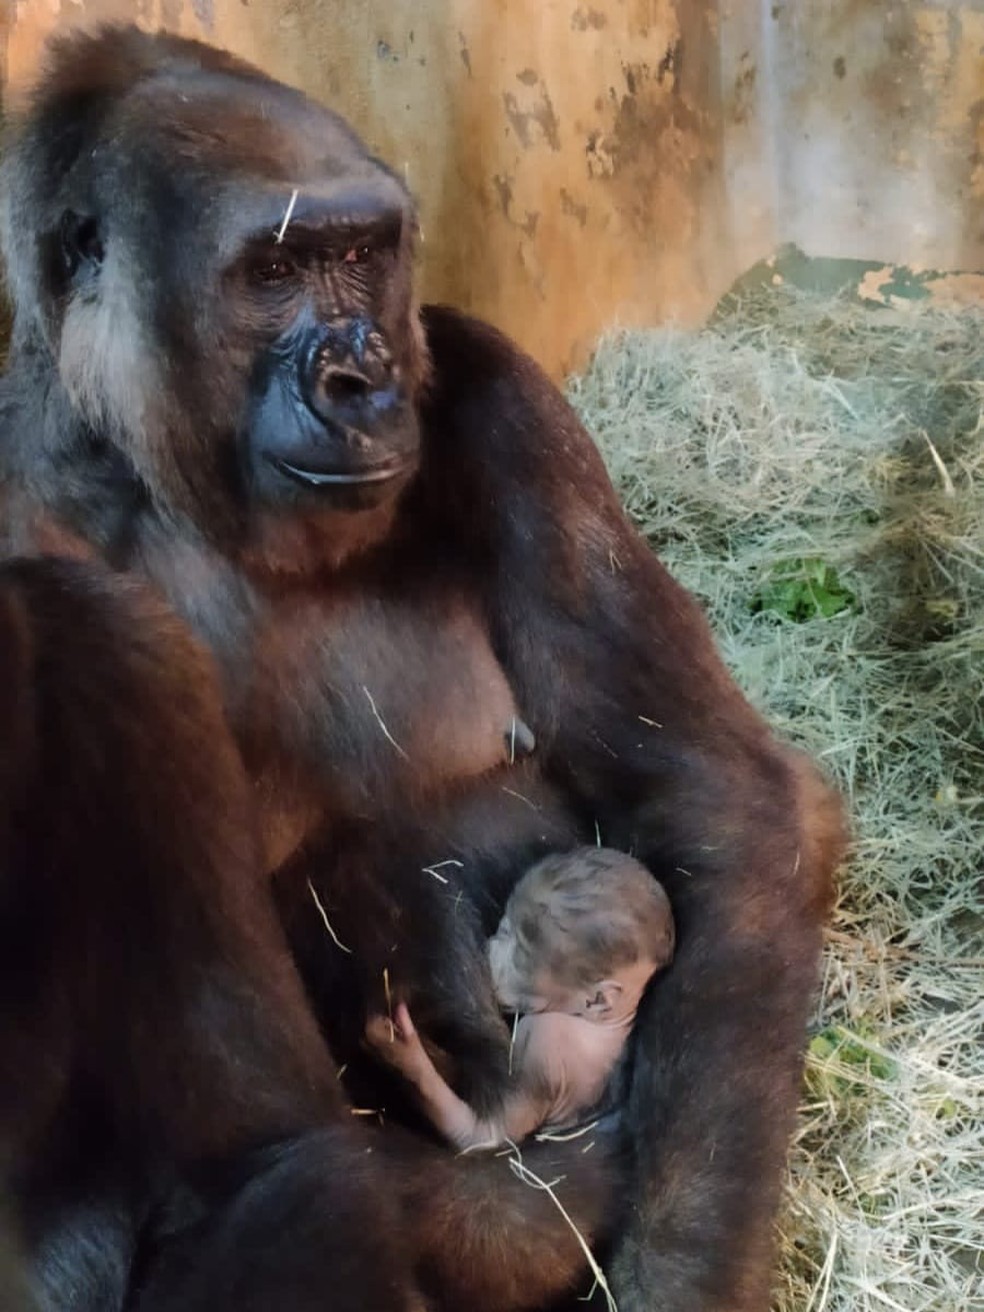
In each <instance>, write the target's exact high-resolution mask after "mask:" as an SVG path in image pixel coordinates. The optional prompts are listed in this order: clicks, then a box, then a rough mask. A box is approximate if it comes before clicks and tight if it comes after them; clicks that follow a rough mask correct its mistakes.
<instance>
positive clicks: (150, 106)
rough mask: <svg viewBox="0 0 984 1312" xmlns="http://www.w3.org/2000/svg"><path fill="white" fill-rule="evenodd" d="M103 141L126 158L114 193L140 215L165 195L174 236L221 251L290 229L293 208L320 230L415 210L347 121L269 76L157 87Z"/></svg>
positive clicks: (179, 78) (153, 83) (194, 78)
mask: <svg viewBox="0 0 984 1312" xmlns="http://www.w3.org/2000/svg"><path fill="white" fill-rule="evenodd" d="M101 137H102V141H101V143H100V144H101V147H102V149H101V150H100V151H98V152H97V153H99V154H102V153H103V151H106V152H107V153H111V155H112V157H113V158H114V160H115V161H116V168H115V169H114V170H113V172H114V173H116V175H117V176H116V177H115V178H112V179H111V178H110V177H108V176H107V175H106V174H105V173H104V174H103V179H104V185H105V186H106V187H107V189H113V188H123V189H124V190H125V192H126V193H128V195H129V197H130V198H132V199H133V200H136V201H137V205H136V209H137V210H138V211H139V209H140V208H141V206H142V203H143V201H145V200H146V199H148V198H149V197H154V198H155V204H154V208H153V215H154V221H155V222H156V221H157V216H159V215H160V213H161V212H167V213H168V215H169V220H170V224H171V225H172V227H173V229H174V230H173V231H172V234H171V235H172V237H175V238H176V237H177V231H178V230H181V229H184V228H188V229H189V231H190V232H193V233H194V234H195V236H196V239H199V240H200V239H203V238H206V237H207V240H208V241H209V242H210V243H212V245H213V249H216V250H217V251H219V252H221V251H222V249H223V248H225V249H227V250H229V251H232V250H233V249H234V248H235V246H236V245H237V243H238V242H239V241H240V240H241V238H242V237H243V236H244V235H248V234H254V233H258V232H260V231H262V230H264V229H266V230H269V229H271V228H278V227H279V225H280V224H281V222H282V221H283V219H284V218H285V216H286V214H287V211H288V208H290V211H291V216H292V219H293V220H294V221H295V222H307V223H308V224H309V225H310V226H314V227H317V226H319V225H323V224H329V223H331V222H333V221H334V222H338V223H344V224H358V223H359V222H360V221H361V220H365V221H367V222H375V221H377V220H378V219H379V218H380V217H381V216H383V215H395V216H399V215H406V216H409V215H411V214H412V210H413V207H412V203H411V200H410V197H409V195H408V193H407V191H406V188H405V187H404V186H403V183H402V182H401V181H400V180H399V179H398V178H397V177H396V176H395V175H394V174H393V173H392V172H391V170H389V169H388V168H386V167H385V166H384V165H383V164H382V163H380V162H379V161H378V160H375V159H373V158H372V157H371V156H370V155H369V154H368V152H367V151H366V149H365V147H364V146H363V145H362V143H361V141H360V140H359V138H358V137H357V136H356V135H355V133H354V132H353V131H352V129H351V128H350V127H349V126H348V124H347V123H346V122H345V121H344V120H343V119H341V118H340V117H339V116H338V115H337V114H334V113H332V112H331V111H330V110H328V109H326V108H324V107H323V106H321V105H318V104H316V103H315V102H313V101H310V100H308V99H307V98H306V97H304V96H302V95H301V94H300V93H299V92H295V91H293V90H291V89H290V88H287V87H284V86H282V85H281V84H279V83H276V82H271V81H268V80H267V79H265V78H262V77H260V76H256V77H255V78H253V77H248V76H239V75H236V74H226V73H212V72H202V71H200V70H196V71H195V72H193V73H191V74H185V75H174V74H166V75H159V76H157V77H154V78H151V79H148V80H146V81H144V82H142V83H140V84H139V85H138V86H136V87H134V88H133V89H132V91H131V92H130V94H129V95H128V96H127V97H126V98H125V100H124V101H123V103H122V104H120V105H119V106H118V107H117V110H116V112H115V114H113V116H112V118H111V120H110V121H107V122H105V123H104V124H103V125H102V132H101ZM295 192H296V195H295V194H294V193H295ZM138 198H139V199H138ZM110 203H113V202H112V200H111V201H110ZM116 206H117V212H120V211H119V206H120V198H118V199H117V200H116ZM122 208H124V209H131V208H132V207H131V203H130V202H129V201H128V200H127V199H123V203H122ZM133 221H134V216H133V214H132V213H131V220H130V222H131V223H132V222H133ZM137 222H138V226H142V225H140V224H139V220H138V221H137Z"/></svg>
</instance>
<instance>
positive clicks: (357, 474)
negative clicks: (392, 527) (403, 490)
mask: <svg viewBox="0 0 984 1312" xmlns="http://www.w3.org/2000/svg"><path fill="white" fill-rule="evenodd" d="M267 459H268V460H269V461H270V463H271V464H272V465H273V467H274V468H275V469H277V470H279V472H280V473H281V474H283V475H284V476H285V477H286V478H290V479H293V481H294V482H295V483H300V484H302V486H304V487H359V486H364V485H365V484H367V483H388V482H389V480H390V479H391V478H398V477H399V476H400V475H401V474H403V473H406V471H407V470H408V469H409V468H410V467H411V466H412V464H413V461H411V460H387V461H384V462H383V463H381V464H378V465H366V466H364V467H363V468H362V469H344V470H332V469H305V468H304V467H303V466H301V465H293V464H291V462H290V461H289V460H283V459H281V458H279V457H273V456H268V457H267Z"/></svg>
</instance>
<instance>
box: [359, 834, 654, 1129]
mask: <svg viewBox="0 0 984 1312" xmlns="http://www.w3.org/2000/svg"><path fill="white" fill-rule="evenodd" d="M616 922H619V923H616ZM673 941H674V932H673V919H672V915H671V912H670V905H669V900H668V899H667V897H666V894H665V892H664V891H663V889H662V888H661V887H660V885H659V884H657V883H656V881H655V880H654V879H653V877H652V876H651V875H650V873H649V872H648V870H646V869H645V867H644V866H641V865H640V864H639V863H638V862H637V861H635V860H633V859H632V858H631V857H629V856H626V855H625V854H624V853H621V852H612V851H609V850H607V849H601V848H580V849H577V850H576V851H574V852H571V853H568V854H564V855H562V856H557V855H555V856H552V857H548V858H547V859H546V860H545V861H542V862H540V863H539V864H538V865H536V866H534V867H533V868H532V869H531V870H530V871H528V872H527V874H526V875H524V877H523V878H522V879H521V880H520V881H519V883H518V884H517V885H516V887H515V889H514V890H513V893H512V896H511V897H510V899H509V901H508V903H507V905H506V909H505V913H504V914H503V917H502V920H501V921H500V923H499V927H498V929H497V930H496V933H495V935H494V936H493V937H492V938H491V939H490V940H489V943H488V959H489V968H490V970H491V973H492V981H493V984H494V987H495V992H496V997H497V998H498V1000H499V1003H500V1005H501V1006H502V1008H503V1010H505V1011H508V1012H512V1013H513V1014H514V1015H516V1016H517V1017H519V1019H518V1023H517V1025H516V1029H515V1035H514V1047H513V1054H512V1068H511V1069H512V1073H513V1077H514V1088H513V1090H512V1091H511V1092H510V1094H509V1096H508V1097H507V1099H506V1101H505V1103H504V1105H503V1108H502V1111H501V1112H500V1113H499V1114H498V1115H495V1116H489V1117H484V1118H483V1117H480V1116H478V1115H477V1114H476V1113H475V1112H474V1111H473V1109H472V1108H471V1107H470V1106H469V1105H468V1104H467V1103H466V1102H465V1101H464V1100H463V1099H461V1098H459V1097H458V1095H457V1094H456V1093H455V1092H454V1090H453V1089H452V1088H451V1087H450V1086H449V1085H448V1084H447V1082H446V1081H445V1079H444V1078H443V1076H442V1075H441V1074H440V1073H439V1072H438V1070H437V1069H436V1067H435V1066H434V1063H433V1062H432V1061H431V1058H430V1056H429V1055H428V1053H427V1051H426V1049H425V1048H424V1045H423V1043H422V1041H421V1039H420V1036H419V1034H418V1033H417V1031H416V1029H415V1028H414V1025H413V1021H412V1020H411V1018H410V1012H409V1010H408V1009H407V1007H406V1005H405V1004H404V1003H400V1004H399V1005H398V1006H397V1007H396V1009H395V1011H394V1013H393V1017H392V1019H390V1018H389V1017H386V1016H372V1017H370V1019H369V1022H368V1024H367V1027H366V1037H367V1039H368V1040H369V1042H370V1044H371V1045H372V1047H373V1048H374V1050H375V1051H376V1052H377V1054H378V1055H379V1056H380V1057H381V1058H382V1059H383V1060H384V1061H386V1062H387V1063H389V1064H390V1065H391V1066H393V1067H394V1068H395V1069H396V1070H398V1071H400V1073H401V1074H402V1075H403V1076H404V1078H405V1079H407V1080H408V1081H409V1082H410V1083H411V1084H412V1085H413V1086H414V1088H415V1090H416V1093H417V1096H418V1098H419V1101H420V1104H421V1108H422V1110H423V1112H424V1114H425V1115H426V1116H427V1117H428V1119H429V1120H430V1122H431V1123H432V1124H433V1125H434V1127H435V1128H436V1129H437V1130H438V1131H440V1133H441V1134H442V1135H443V1136H444V1138H446V1139H447V1140H448V1141H449V1142H450V1143H451V1144H453V1145H454V1146H455V1147H456V1148H458V1149H459V1150H461V1151H465V1150H468V1149H471V1148H491V1147H495V1146H497V1145H498V1144H501V1143H506V1142H512V1143H518V1142H520V1140H522V1139H524V1138H526V1136H527V1135H529V1134H532V1133H533V1131H535V1130H545V1129H550V1130H563V1129H567V1128H570V1127H572V1126H574V1125H576V1124H577V1122H578V1121H579V1120H580V1119H582V1118H583V1117H584V1116H585V1114H586V1113H589V1112H591V1111H592V1110H593V1109H595V1108H597V1107H598V1106H599V1104H600V1103H601V1102H602V1099H603V1098H604V1095H605V1093H606V1090H607V1087H608V1084H609V1081H610V1078H611V1075H612V1072H613V1070H614V1068H615V1065H616V1063H617V1061H618V1059H619V1057H620V1055H621V1053H622V1051H623V1049H624V1047H625V1042H626V1039H627V1038H628V1036H629V1033H630V1031H631V1028H632V1023H633V1020H634V1019H635V1014H636V1010H637V1008H638V1006H639V1002H640V1000H641V998H642V995H643V992H644V991H645V988H646V985H647V984H648V983H649V980H650V979H651V978H652V976H653V975H654V974H655V973H656V971H658V970H660V969H662V968H663V967H665V966H666V965H667V964H668V963H669V961H670V958H671V956H672V952H673Z"/></svg>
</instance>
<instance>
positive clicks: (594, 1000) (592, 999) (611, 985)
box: [584, 979, 623, 1020]
mask: <svg viewBox="0 0 984 1312" xmlns="http://www.w3.org/2000/svg"><path fill="white" fill-rule="evenodd" d="M622 992H623V989H622V984H621V983H620V981H619V980H617V979H603V980H599V982H598V983H597V984H593V985H592V986H591V988H590V989H589V990H588V992H587V999H586V1001H585V1004H584V1014H585V1015H586V1016H590V1017H592V1018H593V1019H595V1020H597V1019H599V1018H600V1017H602V1016H607V1015H608V1014H609V1012H612V1011H614V1010H615V1008H616V1007H617V1006H618V1004H619V1002H620V1001H621V999H622Z"/></svg>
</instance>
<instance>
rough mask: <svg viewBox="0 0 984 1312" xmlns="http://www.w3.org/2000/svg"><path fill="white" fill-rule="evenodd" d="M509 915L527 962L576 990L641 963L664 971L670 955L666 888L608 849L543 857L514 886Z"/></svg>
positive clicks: (627, 858)
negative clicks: (643, 962)
mask: <svg viewBox="0 0 984 1312" xmlns="http://www.w3.org/2000/svg"><path fill="white" fill-rule="evenodd" d="M506 911H507V915H508V917H509V920H510V922H511V923H512V925H513V928H514V931H515V934H516V941H517V946H518V948H519V950H520V951H521V953H522V954H523V956H525V957H527V958H528V959H529V960H530V962H531V964H533V965H534V967H535V968H536V969H538V970H544V969H545V970H548V971H549V972H550V974H551V975H552V976H553V978H554V979H556V980H557V981H558V982H559V983H562V984H564V985H565V986H569V987H571V988H578V987H581V986H582V985H591V984H594V983H596V982H597V981H598V980H601V979H605V978H607V977H608V976H610V975H611V974H612V973H613V972H615V971H617V970H618V969H619V968H621V967H624V966H630V965H632V964H633V963H635V962H636V961H641V960H648V961H652V962H653V964H654V965H655V966H656V968H657V969H662V967H664V966H666V965H667V964H668V963H669V961H670V958H671V957H672V955H673V945H674V932H673V916H672V913H671V911H670V903H669V899H668V898H667V896H666V893H665V891H664V890H663V887H662V885H661V884H659V883H658V882H657V881H656V880H655V879H654V878H653V876H652V874H651V873H650V872H649V871H648V870H647V869H646V867H645V866H644V865H642V863H641V862H639V861H637V860H636V859H635V858H634V857H631V856H628V855H627V854H626V853H625V852H616V851H614V850H613V849H611V848H606V847H579V848H575V849H574V851H572V852H555V853H552V854H551V855H550V856H548V857H545V858H544V859H543V860H542V861H539V862H538V863H537V864H536V865H535V866H533V867H531V869H530V870H529V871H527V873H526V874H525V875H524V876H523V878H522V879H521V880H520V882H519V883H518V884H517V885H516V887H515V889H514V890H513V893H512V896H511V897H510V899H509V904H508V907H507V909H506Z"/></svg>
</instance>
